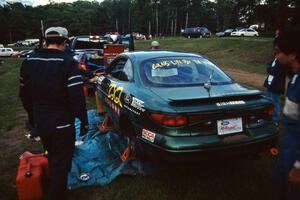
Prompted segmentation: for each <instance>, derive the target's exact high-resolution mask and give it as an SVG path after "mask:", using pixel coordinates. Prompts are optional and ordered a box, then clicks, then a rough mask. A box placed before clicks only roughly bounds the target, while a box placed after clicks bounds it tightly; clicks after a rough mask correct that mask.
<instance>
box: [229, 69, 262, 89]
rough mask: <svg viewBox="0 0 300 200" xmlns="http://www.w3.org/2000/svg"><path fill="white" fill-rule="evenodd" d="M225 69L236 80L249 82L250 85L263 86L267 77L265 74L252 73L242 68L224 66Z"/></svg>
mask: <svg viewBox="0 0 300 200" xmlns="http://www.w3.org/2000/svg"><path fill="white" fill-rule="evenodd" d="M223 70H224V71H225V72H226V73H227V74H228V75H230V76H231V77H232V78H233V79H234V80H235V81H237V82H239V83H247V84H248V85H251V86H254V87H258V88H261V87H262V86H263V84H264V81H265V79H266V76H265V75H262V74H258V73H251V72H247V71H244V70H240V69H233V68H227V67H226V68H223Z"/></svg>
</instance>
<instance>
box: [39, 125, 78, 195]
mask: <svg viewBox="0 0 300 200" xmlns="http://www.w3.org/2000/svg"><path fill="white" fill-rule="evenodd" d="M38 131H39V134H40V137H41V140H42V143H43V146H44V148H45V150H47V151H48V160H49V169H50V184H49V188H47V189H48V190H47V194H46V199H47V200H65V199H66V198H67V196H66V194H67V179H68V172H69V171H70V169H71V164H72V157H73V152H74V148H75V130H74V126H70V127H67V128H62V129H54V130H53V129H52V130H38Z"/></svg>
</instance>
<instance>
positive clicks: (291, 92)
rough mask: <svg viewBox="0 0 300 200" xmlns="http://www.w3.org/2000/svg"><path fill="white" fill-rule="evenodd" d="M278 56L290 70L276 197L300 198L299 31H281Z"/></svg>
mask: <svg viewBox="0 0 300 200" xmlns="http://www.w3.org/2000/svg"><path fill="white" fill-rule="evenodd" d="M274 51H275V56H276V59H277V60H278V61H279V62H280V64H282V65H283V66H285V68H286V71H289V70H291V71H292V72H293V76H292V78H291V81H290V82H289V84H288V88H287V96H286V100H285V106H284V110H283V114H284V126H285V130H286V133H285V138H284V141H283V144H282V148H281V150H280V155H279V157H278V159H277V161H276V164H275V167H274V171H273V199H274V200H275V199H276V200H299V199H300V115H299V113H300V106H299V104H300V77H299V76H300V33H299V32H298V31H295V30H293V31H286V32H280V34H279V35H278V37H276V38H275V40H274Z"/></svg>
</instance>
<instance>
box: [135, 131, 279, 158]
mask: <svg viewBox="0 0 300 200" xmlns="http://www.w3.org/2000/svg"><path fill="white" fill-rule="evenodd" d="M191 139H192V138H191ZM137 143H138V145H139V146H138V147H139V152H140V153H141V155H142V157H144V158H146V159H153V160H158V161H163V162H175V163H181V162H199V161H203V160H220V159H228V158H234V157H242V156H243V157H245V156H251V155H257V154H259V153H262V152H265V151H267V150H269V149H270V148H272V147H274V146H276V145H277V143H278V132H276V133H274V134H272V135H270V136H267V137H264V138H260V139H256V140H251V141H245V142H236V143H234V144H224V145H218V146H213V145H211V146H204V147H202V148H201V147H199V148H197V149H184V150H180V149H178V150H174V149H172V150H171V149H167V148H164V147H161V146H158V145H156V144H154V143H150V142H148V141H145V140H143V139H142V138H138V140H137Z"/></svg>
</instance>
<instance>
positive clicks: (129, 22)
mask: <svg viewBox="0 0 300 200" xmlns="http://www.w3.org/2000/svg"><path fill="white" fill-rule="evenodd" d="M130 16H131V9H130V6H129V12H128V33H131V21H130V18H131V17H130Z"/></svg>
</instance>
